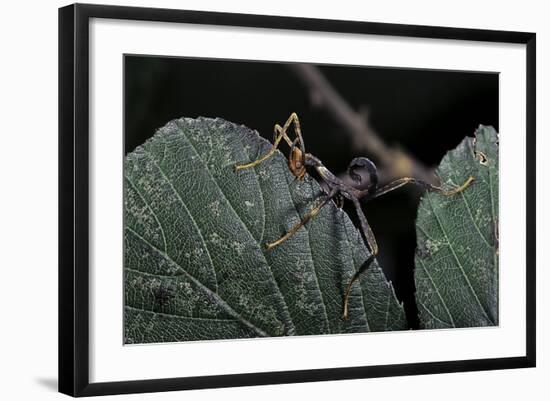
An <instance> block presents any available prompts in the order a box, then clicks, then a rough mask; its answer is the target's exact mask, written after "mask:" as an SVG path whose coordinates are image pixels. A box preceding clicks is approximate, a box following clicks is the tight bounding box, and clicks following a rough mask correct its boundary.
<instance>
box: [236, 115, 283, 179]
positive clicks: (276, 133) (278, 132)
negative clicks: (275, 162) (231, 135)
mask: <svg viewBox="0 0 550 401" xmlns="http://www.w3.org/2000/svg"><path fill="white" fill-rule="evenodd" d="M273 137H274V141H273V146H271V149H270V150H269V152H267V153H266V154H265V155H263V156H262V157H260V158H259V159H256V160H254V161H253V162H250V163H247V164H240V165H237V166H235V171H239V170H244V169H246V168H251V167H256V166H257V165H258V164H260V163H262V162H264V161H266V160H267V159H269V158H270V157H271V156H272V155H273V153H275V150H277V147H278V146H279V143H281V139H283V138H284V139H285V141H286V142H287V143H289V144H292V141H291V140H290V138H289V137H288V136H287V134H286V132H285V131H284V130H283V129H282V128H281V126H280V125H279V124H275V128H274V129H273Z"/></svg>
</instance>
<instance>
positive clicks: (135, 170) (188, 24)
mask: <svg viewBox="0 0 550 401" xmlns="http://www.w3.org/2000/svg"><path fill="white" fill-rule="evenodd" d="M388 22H391V21H388ZM59 112H60V118H59V149H60V152H59V155H60V156H59V188H60V189H59V216H60V220H59V233H60V238H59V390H60V391H61V392H63V393H66V394H69V395H72V396H92V395H104V394H118V393H136V392H152V391H169V390H185V389H199V388H214V387H229V386H248V385H260V384H277V383H292V382H311V381H321V380H341V379H353V378H369V377H380V376H396V375H417V374H428V373H440V372H460V371H474V370H487V369H509V368H526V367H532V366H535V221H536V220H535V34H534V33H525V32H509V31H489V30H474V29H463V28H448V27H433V26H413V25H397V24H391V23H370V22H358V21H336V20H320V19H308V18H294V17H278V16H266V15H243V14H231V13H214V12H202V11H183V10H168V9H151V8H136V7H118V6H117V7H115V6H99V5H85V4H77V5H70V6H67V7H64V8H61V9H60V10H59Z"/></svg>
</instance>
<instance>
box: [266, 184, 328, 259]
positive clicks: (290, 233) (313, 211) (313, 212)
mask: <svg viewBox="0 0 550 401" xmlns="http://www.w3.org/2000/svg"><path fill="white" fill-rule="evenodd" d="M335 195H336V191H331V193H330V194H328V195H326V196H323V197H321V198H320V199H321V201H320V202H318V204H317V206H315V207H314V208H313V209H311V210H310V211H309V213H308V214H306V215H305V216H304V218H303V219H302V220H301V221H300V222H299V223H297V224H296V225H294V227H292V228H291V229H290V230H289V231H288V232H287V233H286V234H285V235H283V236H282V237H281V238H279V239H278V240H276V241H273V242H271V243H269V244H267V249H273V248H275V247H276V246H277V245H280V244H282V243H283V242H285V241H286V240H287V239H289V238H290V237H292V236H293V235H294V234H296V232H297V231H298V230H299V229H300V228H301V227H302V226H303V225H305V224H306V223H307V222H308V221H310V220H311V219H312V218H314V217H315V216H317V215H318V214H319V212H320V211H321V209H322V208H323V207H325V206H326V204H327V203H328V202H329V201H330V200H331V199H332V198H333V197H334V196H335Z"/></svg>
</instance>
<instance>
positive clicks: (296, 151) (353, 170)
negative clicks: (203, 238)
mask: <svg viewBox="0 0 550 401" xmlns="http://www.w3.org/2000/svg"><path fill="white" fill-rule="evenodd" d="M292 124H293V125H294V132H295V134H296V139H294V141H292V140H291V139H290V137H289V136H288V134H287V130H288V129H289V128H290V126H291V125H292ZM283 139H284V140H285V142H286V143H287V144H288V145H289V146H290V155H289V158H288V166H289V169H290V171H291V172H292V174H293V175H294V176H295V177H296V178H298V179H300V180H301V179H303V178H304V177H305V174H306V168H307V167H311V168H313V169H315V170H316V171H317V173H318V174H319V177H320V179H321V180H322V181H323V182H324V183H325V184H326V189H324V191H325V193H324V195H322V196H321V197H320V198H319V199H318V200H317V204H316V205H315V206H314V207H313V208H312V209H311V210H310V211H309V213H307V214H306V215H305V216H304V217H303V219H302V221H300V222H299V223H297V224H296V225H294V227H292V228H291V229H290V230H289V231H288V232H287V233H286V234H285V235H283V236H282V237H281V238H279V239H277V240H276V241H274V242H271V243H269V244H267V248H268V249H272V248H274V247H276V246H278V245H280V244H282V243H283V242H284V241H286V240H287V239H289V238H290V237H292V236H293V235H294V234H295V233H296V232H297V231H298V230H299V229H300V228H301V227H302V226H303V225H305V224H306V223H307V222H308V221H310V220H311V219H312V218H314V217H315V216H317V215H318V214H319V212H320V211H321V209H322V208H323V207H324V206H326V205H327V204H328V203H329V202H330V201H331V200H333V199H334V198H335V197H336V196H341V197H343V198H344V199H348V200H350V201H351V202H352V203H353V206H354V208H355V211H356V213H357V217H358V219H359V225H360V231H361V234H362V236H363V239H364V241H365V243H366V244H367V247H368V248H369V250H370V253H371V255H370V256H369V257H368V258H367V260H366V261H365V262H364V263H363V264H362V265H361V267H360V268H359V269H358V270H357V271H356V272H355V274H354V275H353V276H352V278H351V280H350V282H349V283H348V285H347V287H346V290H345V294H344V311H343V318H344V319H347V318H348V306H349V296H350V292H351V288H352V286H353V284H354V283H355V282H356V281H357V280H358V279H359V277H360V275H361V274H362V273H363V272H365V271H366V270H367V269H368V267H369V266H370V264H371V263H372V262H373V260H374V258H375V257H376V255H377V254H378V245H377V243H376V239H375V238H374V234H373V232H372V230H371V228H370V226H369V223H368V222H367V218H366V217H365V214H364V213H363V210H362V208H361V202H363V203H364V202H366V201H368V200H370V199H374V198H377V197H379V196H381V195H384V194H386V193H388V192H390V191H393V190H394V189H397V188H400V187H402V186H403V185H406V184H409V183H411V184H416V185H419V186H421V187H423V188H424V189H426V190H428V191H433V192H438V193H440V194H442V195H445V196H452V195H455V194H457V193H459V192H461V191H463V190H464V189H466V188H467V187H468V186H469V185H470V184H471V183H472V182H473V181H474V178H473V177H469V178H468V179H467V180H466V182H464V184H462V185H461V186H460V187H457V188H454V189H452V190H448V191H446V190H444V189H443V188H441V187H438V186H435V185H432V184H429V183H427V182H424V181H421V180H419V179H416V178H413V177H403V178H399V179H397V180H395V181H392V182H390V183H388V184H386V185H384V186H382V187H379V186H378V173H377V169H376V166H375V164H374V163H373V162H372V161H370V160H369V159H368V158H366V157H357V158H355V159H353V160H352V161H351V162H350V164H349V166H348V170H347V172H348V175H349V177H350V178H351V179H352V181H353V182H352V183H351V184H348V183H346V182H344V181H343V180H341V179H340V178H338V177H337V176H335V175H334V174H333V173H332V172H330V171H329V170H328V169H327V168H326V167H325V166H324V165H323V163H322V162H321V161H320V160H319V159H318V158H317V157H315V156H314V155H312V154H311V153H306V151H305V146H304V141H303V138H302V131H301V128H300V120H299V119H298V116H297V114H296V113H292V114H291V115H290V117H289V118H288V120H287V121H286V122H285V124H284V125H283V126H282V127H281V126H280V125H279V124H276V125H275V128H274V141H273V146H272V147H271V149H270V150H269V152H267V153H266V154H265V155H264V156H262V157H260V158H259V159H257V160H255V161H253V162H251V163H248V164H243V165H237V166H236V167H235V170H237V171H238V170H243V169H247V168H251V167H254V166H257V165H258V164H260V163H262V162H263V161H265V160H267V159H268V158H269V157H271V156H272V155H273V154H274V153H275V151H276V149H277V147H278V146H279V144H280V142H281V140H283ZM359 170H366V172H367V173H368V176H369V183H368V185H367V186H366V187H364V188H362V182H361V181H362V180H361V175H360V174H358V171H359Z"/></svg>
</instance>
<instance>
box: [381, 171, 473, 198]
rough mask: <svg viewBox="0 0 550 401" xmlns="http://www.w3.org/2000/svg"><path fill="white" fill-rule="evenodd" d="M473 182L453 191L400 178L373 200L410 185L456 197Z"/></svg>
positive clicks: (388, 185) (466, 182)
mask: <svg viewBox="0 0 550 401" xmlns="http://www.w3.org/2000/svg"><path fill="white" fill-rule="evenodd" d="M473 181H474V177H472V176H470V177H468V179H467V180H466V181H464V183H463V184H462V185H460V186H459V187H456V188H453V189H451V190H444V189H443V188H441V187H438V186H435V185H432V184H428V183H427V182H424V181H422V180H419V179H417V178H412V177H403V178H399V179H398V180H395V181H392V182H390V183H389V184H386V185H384V186H383V187H381V188H379V189H377V190H376V192H375V193H374V195H373V196H372V198H377V197H379V196H381V195H384V194H387V193H388V192H391V191H393V190H395V189H397V188H401V187H402V186H403V185H406V184H409V183H410V184H416V185H419V186H421V187H422V188H424V189H426V190H428V191H432V192H437V193H440V194H441V195H445V196H453V195H456V194H458V193H460V192H462V191H464V190H465V189H466V188H468V187H469V186H470V184H471V183H472V182H473ZM372 198H371V199H372Z"/></svg>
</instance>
